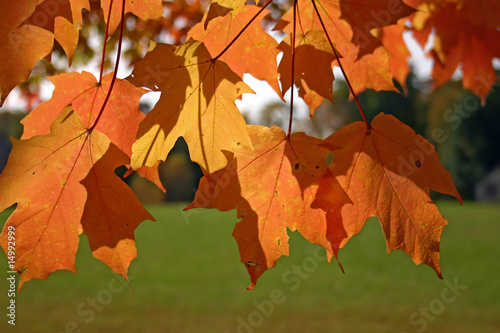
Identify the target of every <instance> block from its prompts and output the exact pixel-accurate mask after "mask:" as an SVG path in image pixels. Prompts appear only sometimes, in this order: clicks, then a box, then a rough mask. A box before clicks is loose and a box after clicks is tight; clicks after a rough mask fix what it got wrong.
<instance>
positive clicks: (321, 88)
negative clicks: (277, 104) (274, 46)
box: [278, 30, 335, 117]
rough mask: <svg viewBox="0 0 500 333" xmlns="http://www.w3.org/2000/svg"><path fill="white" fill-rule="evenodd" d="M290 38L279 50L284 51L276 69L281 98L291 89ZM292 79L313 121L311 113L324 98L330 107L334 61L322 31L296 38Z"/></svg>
mask: <svg viewBox="0 0 500 333" xmlns="http://www.w3.org/2000/svg"><path fill="white" fill-rule="evenodd" d="M291 43H292V42H291V38H290V36H288V37H286V38H285V39H284V40H283V41H282V42H281V43H280V45H279V46H278V49H279V50H280V51H283V58H282V59H281V62H280V65H279V67H278V72H279V73H280V81H281V87H282V96H285V93H286V92H287V91H288V89H290V87H291V83H292V82H291V81H292V78H291V70H290V69H291V67H292V47H291ZM294 47H295V70H294V71H295V73H296V75H295V78H294V84H295V85H296V86H297V87H298V89H299V96H300V97H302V98H303V99H304V101H305V102H306V103H307V105H309V113H310V116H311V117H312V115H313V113H314V110H316V108H317V107H318V106H319V105H320V104H321V102H322V101H323V98H326V99H328V100H330V101H331V102H332V103H333V95H332V87H333V71H332V62H333V61H334V60H335V57H334V55H333V54H332V49H331V47H330V44H328V42H327V41H326V40H325V38H324V33H323V31H319V30H310V31H307V32H306V34H305V35H303V34H297V36H296V37H295V46H294Z"/></svg>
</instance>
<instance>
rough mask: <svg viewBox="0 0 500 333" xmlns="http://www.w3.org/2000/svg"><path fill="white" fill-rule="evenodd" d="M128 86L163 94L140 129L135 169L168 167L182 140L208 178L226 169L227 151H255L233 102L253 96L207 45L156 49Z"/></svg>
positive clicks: (194, 43)
mask: <svg viewBox="0 0 500 333" xmlns="http://www.w3.org/2000/svg"><path fill="white" fill-rule="evenodd" d="M128 80H129V81H130V82H132V83H134V84H135V85H137V86H144V87H148V88H150V89H152V90H156V91H158V90H159V91H162V94H161V97H160V100H159V101H158V103H156V105H155V107H154V109H153V110H151V111H150V112H149V113H148V114H147V115H146V119H144V120H143V121H142V123H141V125H140V127H139V131H138V133H137V141H136V142H135V143H134V145H133V148H132V151H133V152H132V167H133V168H134V169H137V168H139V167H142V166H145V165H146V166H153V165H154V164H156V163H157V162H158V161H160V160H162V161H165V158H166V157H167V154H168V152H169V151H170V150H171V149H172V147H173V146H174V144H175V142H176V141H177V139H178V138H179V137H181V136H182V137H183V138H184V139H185V140H186V142H187V144H188V147H189V152H190V155H191V159H192V160H193V161H195V162H196V163H198V165H199V166H200V168H201V169H202V170H203V172H204V173H209V172H212V171H215V170H218V169H221V168H223V167H224V166H225V165H226V162H227V161H226V158H225V156H224V154H223V153H222V150H233V149H234V148H235V147H238V146H240V145H242V146H248V147H251V141H250V138H249V136H248V132H247V128H246V125H245V120H244V119H243V116H242V115H241V113H240V111H239V110H238V108H237V107H236V105H235V104H234V101H235V100H236V99H237V98H239V97H240V96H241V95H242V94H243V93H251V92H253V91H252V90H251V89H250V87H248V86H247V84H246V83H244V82H243V81H242V80H241V78H240V77H239V76H238V75H237V74H235V73H234V72H233V71H231V69H229V67H228V66H227V65H226V64H225V63H224V62H222V61H220V60H212V57H211V56H210V54H209V53H208V51H207V49H206V47H205V46H204V45H203V44H202V43H200V42H197V41H193V40H192V39H191V40H189V41H187V42H186V43H185V44H182V45H179V46H177V47H174V46H172V45H168V44H159V43H158V44H155V45H153V47H152V50H150V51H149V52H148V53H147V54H146V56H145V57H144V59H143V60H141V61H139V62H138V63H137V64H136V65H135V68H134V70H133V72H132V75H131V76H130V77H129V78H128Z"/></svg>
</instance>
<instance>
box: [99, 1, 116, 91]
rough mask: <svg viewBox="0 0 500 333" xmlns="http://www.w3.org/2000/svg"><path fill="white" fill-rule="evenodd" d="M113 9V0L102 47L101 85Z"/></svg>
mask: <svg viewBox="0 0 500 333" xmlns="http://www.w3.org/2000/svg"><path fill="white" fill-rule="evenodd" d="M112 8H113V0H111V2H110V4H109V12H108V21H107V22H108V24H106V30H105V31H104V42H103V46H102V58H101V71H100V73H99V84H101V80H102V74H103V72H104V60H105V57H106V44H107V42H108V34H109V22H110V21H111V9H112Z"/></svg>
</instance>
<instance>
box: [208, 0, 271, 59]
mask: <svg viewBox="0 0 500 333" xmlns="http://www.w3.org/2000/svg"><path fill="white" fill-rule="evenodd" d="M271 2H273V0H268V1H267V2H266V4H265V5H264V6H263V7H262V8H261V9H260V10H259V11H258V12H257V14H255V15H254V17H252V19H251V20H250V21H248V23H247V24H246V25H245V26H244V27H243V29H241V31H240V32H239V33H238V34H237V35H236V37H234V38H233V40H232V41H231V42H230V43H229V44H227V46H226V47H225V48H224V50H222V51H221V52H220V53H219V54H218V55H217V56H216V57H215V58H213V59H212V61H215V60H217V59H219V58H220V57H221V56H222V55H223V54H224V53H226V51H227V50H229V48H230V47H231V46H232V45H233V44H234V42H236V40H237V39H238V38H240V36H241V35H242V34H243V32H244V31H245V30H246V29H247V28H248V27H249V26H250V24H252V22H253V21H255V19H256V18H257V17H258V16H259V15H260V14H261V13H262V12H263V11H264V9H266V7H267V6H269V5H270V4H271Z"/></svg>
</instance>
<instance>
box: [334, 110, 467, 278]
mask: <svg viewBox="0 0 500 333" xmlns="http://www.w3.org/2000/svg"><path fill="white" fill-rule="evenodd" d="M370 127H371V128H370V130H369V131H368V130H367V127H366V124H365V123H363V122H355V123H352V124H349V125H347V126H345V127H344V128H342V129H341V130H339V131H337V132H335V133H333V134H332V135H331V136H330V137H328V138H327V139H325V141H328V142H330V143H331V144H334V145H337V146H339V147H341V149H339V150H336V151H335V152H334V162H335V163H333V164H332V165H331V169H332V172H333V174H334V175H335V176H336V177H337V179H338V181H339V182H340V184H341V185H342V188H343V189H344V190H345V191H346V192H347V194H348V195H349V197H350V198H351V200H352V201H353V205H345V206H344V207H343V208H342V218H343V223H344V228H345V230H346V232H347V235H348V237H347V238H346V239H345V240H344V241H343V243H342V246H344V245H345V243H346V242H347V241H348V240H349V239H350V238H351V237H352V236H354V235H356V234H358V233H359V232H360V231H361V228H362V227H363V225H364V223H365V221H366V219H368V218H369V217H371V216H377V217H378V218H379V220H380V223H381V225H382V229H383V231H384V234H385V237H386V243H387V251H388V252H390V251H392V250H394V249H400V250H403V251H405V252H406V253H408V255H410V257H411V258H412V259H413V261H414V262H415V263H416V264H420V263H425V264H427V265H429V266H430V267H432V268H433V269H434V270H435V271H436V273H437V274H438V276H439V277H441V268H440V266H439V258H440V252H439V241H440V237H441V232H442V231H443V227H444V226H445V225H446V224H448V222H447V221H446V220H445V219H444V218H443V216H442V215H441V214H440V213H439V211H438V209H437V207H436V205H435V204H434V203H433V202H432V200H431V199H430V197H429V189H433V190H435V191H438V192H441V193H445V194H450V195H453V196H455V197H456V198H457V199H458V200H459V201H460V203H462V199H461V197H460V195H459V194H458V192H457V190H456V188H455V185H454V184H453V181H452V179H451V176H450V174H449V172H448V171H446V170H445V169H444V168H443V166H442V165H441V163H440V162H439V157H438V155H437V153H436V151H435V150H434V146H432V145H431V144H430V143H429V142H428V141H427V140H425V139H424V138H423V137H422V136H420V135H416V134H415V132H414V131H413V130H412V129H411V128H409V127H408V126H406V125H404V124H402V123H401V122H399V121H398V120H397V119H396V118H394V117H393V116H391V115H386V114H384V113H381V114H379V115H377V116H376V117H375V118H374V119H373V121H372V123H371V125H370Z"/></svg>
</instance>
